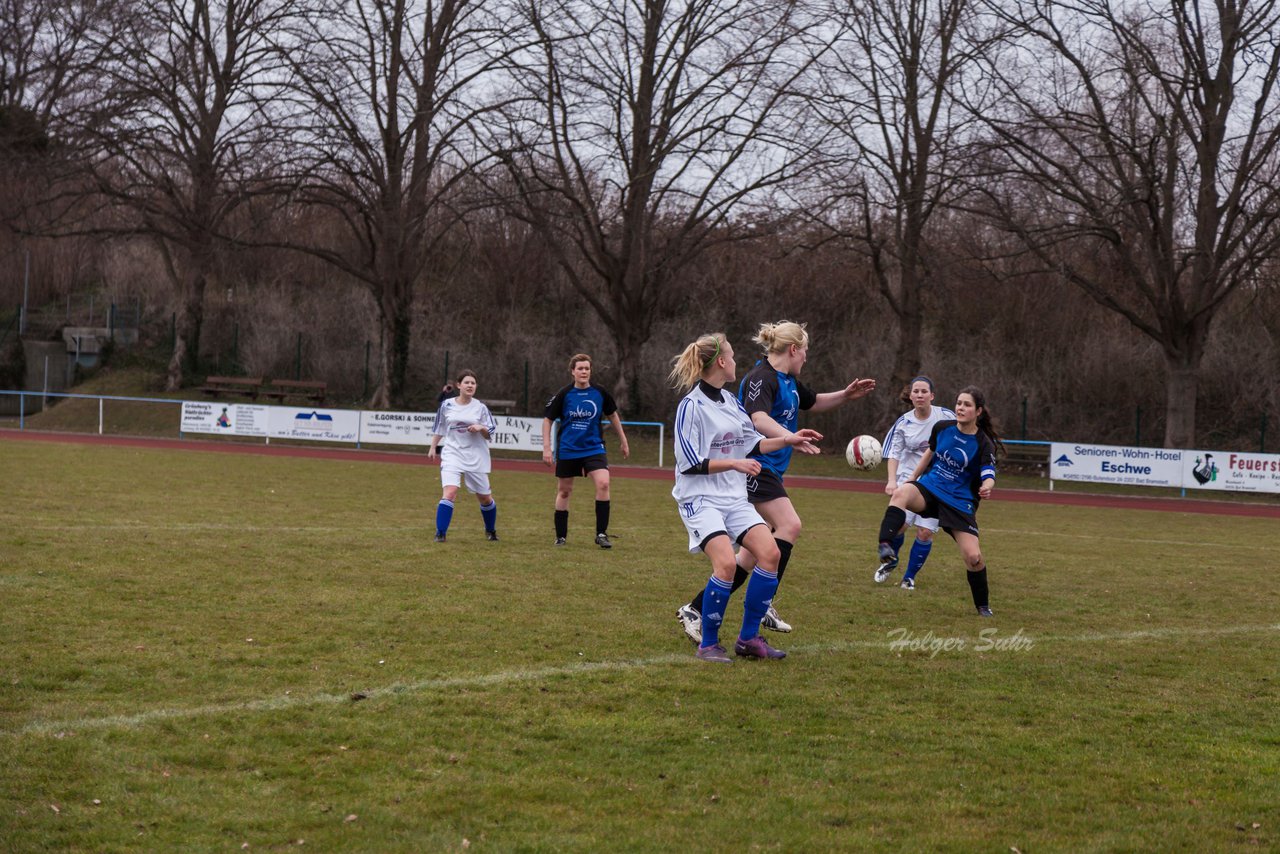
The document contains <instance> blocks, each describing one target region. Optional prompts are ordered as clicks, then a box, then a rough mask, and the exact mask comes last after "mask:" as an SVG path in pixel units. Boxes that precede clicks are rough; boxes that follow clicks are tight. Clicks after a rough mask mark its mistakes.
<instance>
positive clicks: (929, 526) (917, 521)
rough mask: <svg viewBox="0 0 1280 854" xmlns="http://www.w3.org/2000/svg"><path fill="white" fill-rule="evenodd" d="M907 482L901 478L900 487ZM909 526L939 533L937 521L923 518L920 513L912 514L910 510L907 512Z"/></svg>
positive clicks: (926, 517)
mask: <svg viewBox="0 0 1280 854" xmlns="http://www.w3.org/2000/svg"><path fill="white" fill-rule="evenodd" d="M907 480H908V479H907V478H905V477H903V478H901V479H900V480H899V481H898V486H902V484H904V483H906V482H907ZM907 525H908V527H909V526H911V525H914V526H915V527H917V528H924V529H925V530H926V531H933V532H934V533H935V534H936V533H938V520H937V519H931V518H929V517H928V516H921V515H920V514H919V513H912V512H911V511H910V510H908V511H907Z"/></svg>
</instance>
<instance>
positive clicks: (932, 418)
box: [875, 376, 956, 590]
mask: <svg viewBox="0 0 1280 854" xmlns="http://www.w3.org/2000/svg"><path fill="white" fill-rule="evenodd" d="M902 402H903V403H906V404H908V405H910V406H911V409H910V411H908V412H905V413H903V414H902V415H901V416H900V417H899V418H898V420H897V421H895V422H893V426H892V427H890V428H889V432H888V433H887V434H886V435H885V437H884V443H883V444H884V461H885V466H886V468H888V470H889V473H888V477H887V479H886V482H885V485H884V491H885V494H887V495H893V493H894V490H896V489H897V488H898V487H899V486H901V485H902V484H904V483H906V482H907V481H909V480H911V479H912V476H913V473H914V472H915V470H916V467H917V466H918V465H919V464H920V459H921V458H922V457H923V456H924V452H925V451H927V450H929V436H930V435H932V433H933V425H934V424H936V423H938V422H939V421H952V420H955V417H956V414H955V413H954V412H952V411H951V410H950V409H947V408H946V407H945V406H934V405H933V380H931V379H929V378H928V377H926V376H918V377H916V378H915V379H913V380H912V381H911V382H910V383H908V384H907V387H906V388H905V389H903V393H902ZM920 474H924V472H920ZM907 525H914V526H915V529H916V539H915V542H914V543H912V544H911V555H910V557H909V558H908V559H907V571H906V572H905V573H904V574H903V576H902V584H901V587H902V589H903V590H915V589H916V574H917V573H918V572H920V570H921V569H922V568H923V567H924V562H925V561H926V560H928V559H929V551H930V549H932V548H933V535H934V534H936V533H938V520H937V519H928V518H925V517H923V516H920V515H919V514H918V513H911V512H908V513H907V521H906V523H905V524H904V525H903V526H902V530H901V531H899V532H898V535H897V536H896V537H895V538H894V539H893V540H892V542H891V543H890V545H892V546H893V558H892V559H890V560H886V561H884V562H883V563H881V564H880V566H879V568H878V569H876V575H875V579H876V584H880V583H882V582H883V581H885V580H886V579H888V577H889V576H890V575H892V574H893V571H894V570H895V569H897V568H898V552H899V551H900V550H901V549H902V544H903V542H904V540H905V537H904V534H905V532H906V530H907Z"/></svg>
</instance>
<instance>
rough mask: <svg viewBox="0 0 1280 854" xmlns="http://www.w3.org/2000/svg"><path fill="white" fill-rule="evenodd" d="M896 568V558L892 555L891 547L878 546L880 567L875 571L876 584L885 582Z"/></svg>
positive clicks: (883, 544)
mask: <svg viewBox="0 0 1280 854" xmlns="http://www.w3.org/2000/svg"><path fill="white" fill-rule="evenodd" d="M897 568H898V556H897V555H896V554H894V553H893V546H891V545H889V544H888V543H881V544H880V567H879V568H878V569H877V570H876V584H880V583H882V582H884V581H885V579H887V578H888V577H889V576H890V575H892V574H893V571H894V570H895V569H897Z"/></svg>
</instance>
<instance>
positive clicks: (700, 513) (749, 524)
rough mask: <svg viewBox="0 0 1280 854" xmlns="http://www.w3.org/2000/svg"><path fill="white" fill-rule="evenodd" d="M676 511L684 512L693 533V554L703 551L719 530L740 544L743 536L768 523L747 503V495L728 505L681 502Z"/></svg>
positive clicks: (707, 501)
mask: <svg viewBox="0 0 1280 854" xmlns="http://www.w3.org/2000/svg"><path fill="white" fill-rule="evenodd" d="M676 508H677V509H678V510H679V511H680V521H682V522H684V527H685V529H686V530H688V532H689V551H690V552H695V553H696V552H700V551H702V543H703V541H704V540H706V538H707V537H708V536H709V535H711V534H714V533H716V532H717V531H724V532H725V533H726V534H728V535H729V539H731V540H732V541H733V542H734V544H737V542H738V540H739V539H741V537H742V535H743V534H745V533H746V532H747V531H749V530H750V529H751V528H753V527H755V526H756V525H763V524H764V523H765V521H764V519H762V518H760V514H759V513H757V512H756V509H755V508H754V507H752V506H751V505H750V504H749V503H747V496H746V495H745V494H744V495H743V496H742V498H740V499H734V500H732V501H729V502H725V503H714V502H712V500H711V499H709V498H691V499H689V500H687V501H677V502H676Z"/></svg>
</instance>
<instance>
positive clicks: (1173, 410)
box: [1164, 356, 1200, 449]
mask: <svg viewBox="0 0 1280 854" xmlns="http://www.w3.org/2000/svg"><path fill="white" fill-rule="evenodd" d="M1195 362H1196V363H1195V364H1194V365H1190V364H1186V360H1185V359H1182V358H1180V357H1177V356H1173V357H1166V359H1165V404H1164V411H1165V416H1164V446H1165V447H1166V448H1184V449H1185V448H1194V447H1195V442H1196V392H1197V390H1198V389H1199V387H1200V376H1199V374H1200V364H1199V363H1200V359H1199V358H1197V359H1196V360H1195Z"/></svg>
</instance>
